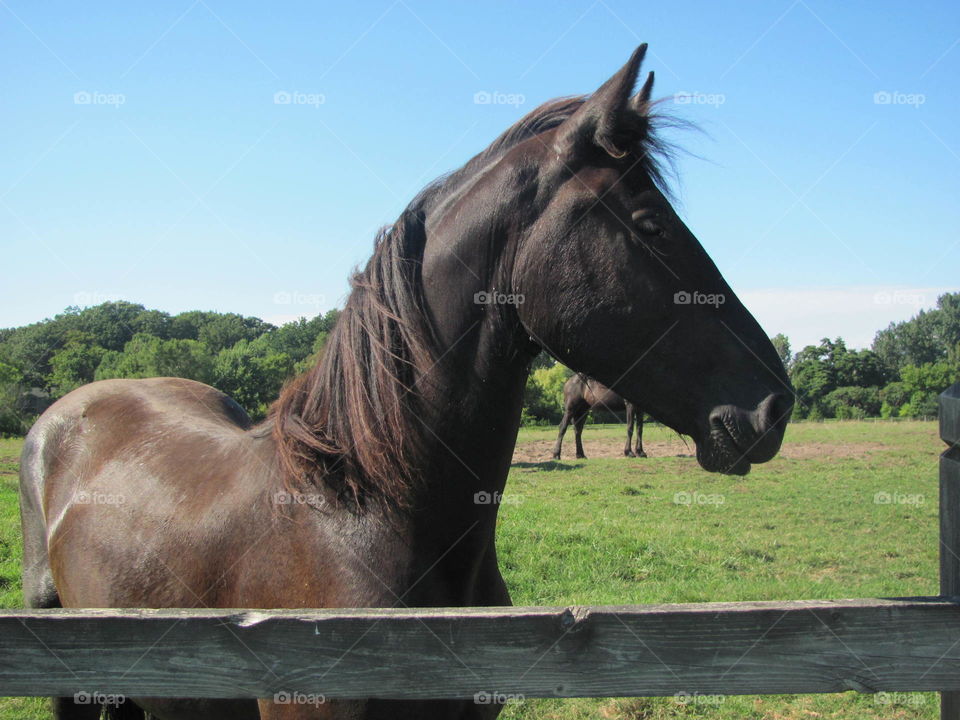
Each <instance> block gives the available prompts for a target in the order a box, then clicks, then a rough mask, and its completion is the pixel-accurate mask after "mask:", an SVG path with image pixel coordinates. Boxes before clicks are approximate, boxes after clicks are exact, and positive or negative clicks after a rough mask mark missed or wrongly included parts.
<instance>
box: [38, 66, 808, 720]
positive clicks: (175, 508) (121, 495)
mask: <svg viewBox="0 0 960 720" xmlns="http://www.w3.org/2000/svg"><path fill="white" fill-rule="evenodd" d="M644 50H645V47H640V48H639V49H638V50H637V51H636V52H635V53H634V54H633V56H632V57H631V58H630V61H629V62H628V63H627V64H626V66H625V67H624V68H623V69H621V70H620V71H619V72H617V73H616V74H615V75H614V76H613V77H611V78H610V79H609V80H608V81H607V82H606V83H604V84H603V85H602V86H601V87H600V88H599V89H598V90H597V91H596V92H594V93H593V95H591V96H590V97H588V98H573V99H570V98H567V99H562V100H555V101H552V102H548V103H547V104H545V105H542V106H541V107H538V108H537V109H535V110H533V111H532V112H531V113H530V114H528V115H527V116H526V117H524V118H523V119H521V120H520V121H519V122H517V123H516V124H515V125H513V126H512V127H510V128H509V129H507V131H506V132H505V133H504V134H503V135H501V136H500V137H499V138H497V139H496V140H495V141H494V142H493V143H492V144H491V145H490V146H489V147H488V148H487V149H485V150H484V151H483V152H481V153H480V154H479V155H477V156H476V157H474V158H473V159H472V160H470V161H469V162H468V163H467V164H466V165H465V166H464V167H462V168H461V169H459V170H457V171H456V172H454V173H452V174H450V175H447V176H445V177H444V178H443V179H441V180H439V181H437V182H435V183H433V184H431V185H429V186H427V188H426V189H425V190H423V191H422V192H421V193H420V194H419V195H418V196H417V197H416V198H415V199H414V200H413V201H412V202H411V203H410V205H409V206H408V207H407V208H406V210H405V211H404V212H403V213H402V214H401V216H400V218H399V219H398V220H397V221H396V223H395V224H394V225H393V226H392V227H390V228H388V229H386V230H384V231H382V232H381V233H380V235H379V236H378V238H377V240H376V243H375V247H374V250H373V255H372V257H371V258H370V260H369V261H368V263H367V265H366V267H365V268H364V269H363V270H362V271H359V272H358V273H357V274H355V275H354V277H353V279H352V292H351V293H350V296H349V298H348V299H347V302H346V306H345V307H344V309H343V313H342V314H341V316H340V319H339V320H338V322H337V324H336V327H335V328H334V329H333V330H332V332H331V333H330V337H329V339H328V341H327V344H326V349H325V351H324V352H323V354H322V356H321V357H320V359H319V360H318V362H317V364H316V365H315V366H314V367H313V368H312V369H310V370H308V371H307V372H306V373H304V374H303V375H301V376H300V377H298V378H297V379H295V380H294V381H293V382H292V383H290V384H289V385H288V386H287V387H286V388H285V389H284V390H283V392H282V393H281V395H280V398H279V400H277V402H276V403H275V404H274V406H273V408H272V410H271V412H270V415H269V416H268V418H267V420H266V421H264V422H263V423H261V424H259V425H252V424H251V422H250V420H249V419H248V418H247V416H246V414H245V413H244V411H243V410H242V409H241V408H240V407H239V406H238V405H237V404H236V403H235V402H234V401H232V400H231V399H230V398H228V397H227V396H225V395H223V394H222V393H220V392H218V391H217V390H214V389H213V388H211V387H208V386H206V385H202V384H200V383H197V382H192V381H190V380H181V379H174V378H155V379H147V380H105V381H102V382H96V383H93V384H90V385H86V386H84V387H81V388H79V389H77V390H75V391H73V392H72V393H70V394H68V395H66V396H65V397H63V398H61V399H60V400H59V401H58V402H57V403H56V404H54V405H53V406H52V407H51V408H50V409H49V410H47V411H46V412H45V413H44V414H43V416H42V417H41V418H40V419H39V420H38V421H37V423H36V424H35V425H34V427H33V429H32V430H31V431H30V433H29V435H28V437H27V440H26V444H25V446H24V450H23V457H22V469H21V478H20V490H21V492H20V502H21V515H22V519H23V531H24V553H23V568H24V569H23V587H24V593H25V595H26V601H27V604H28V606H29V607H33V608H51V607H61V606H62V607H66V608H75V607H147V608H149V607H153V608H167V607H187V608H189V607H207V606H209V607H215V608H316V607H327V608H339V607H394V606H401V607H403V606H410V607H439V606H466V605H507V604H509V603H510V596H509V595H508V593H507V588H506V585H505V583H504V580H503V578H502V576H501V575H500V571H499V569H498V567H497V551H496V545H495V529H496V524H497V511H498V506H497V504H496V503H489V502H487V503H481V502H477V501H476V497H477V495H478V494H482V495H489V496H492V497H499V494H500V493H501V492H502V491H503V488H504V484H505V482H506V479H507V473H508V471H509V469H510V462H511V458H512V455H513V449H514V444H515V442H516V437H517V430H518V428H519V423H520V413H521V406H522V402H523V391H524V384H525V382H526V378H527V373H528V369H529V365H530V363H531V361H532V359H533V358H534V357H535V356H536V355H537V354H538V353H539V352H540V351H541V349H542V348H549V350H550V352H551V353H552V354H553V355H554V357H556V358H557V359H558V360H560V361H561V362H563V363H564V364H565V365H567V366H568V367H571V368H574V369H575V370H577V371H579V372H584V373H587V374H589V375H590V377H594V378H597V380H599V381H600V382H603V383H607V384H613V383H615V384H616V387H617V388H618V389H620V390H621V391H622V392H623V393H624V395H626V397H628V398H629V399H630V400H632V401H635V402H638V403H642V406H643V407H644V408H647V409H649V410H650V412H651V413H652V414H653V415H654V416H655V417H657V419H659V420H661V421H662V422H664V423H666V424H667V425H669V426H670V427H672V428H674V429H675V430H677V431H678V432H681V433H683V434H686V435H690V436H692V437H693V438H694V440H695V441H696V443H697V458H698V460H699V462H700V464H701V466H702V467H704V468H705V469H707V470H711V471H718V472H723V473H733V474H739V475H743V474H746V473H747V472H749V470H750V467H751V465H752V464H753V463H762V462H766V461H767V460H770V459H771V458H772V457H773V456H774V455H775V454H776V453H777V450H778V449H779V448H780V443H781V441H782V438H783V432H784V428H785V424H786V422H787V418H788V416H789V415H790V410H791V407H792V401H791V399H790V398H791V391H790V385H789V382H788V380H787V376H786V374H785V372H784V370H783V366H782V365H781V363H780V359H779V357H778V355H777V352H776V350H775V349H774V347H773V345H772V344H771V343H770V340H769V339H768V338H767V335H766V333H764V331H763V330H762V329H761V328H760V326H759V325H758V324H757V322H756V320H754V319H753V317H752V316H751V315H750V313H749V312H748V311H747V310H746V308H744V306H743V305H742V304H741V303H740V302H739V300H738V299H737V298H736V296H735V295H734V294H733V291H732V290H731V289H730V287H729V286H728V285H727V283H726V282H725V281H724V279H723V277H722V276H721V275H720V273H719V271H718V270H717V268H716V267H715V266H714V264H713V263H712V262H711V260H710V258H709V256H708V255H707V253H706V252H705V251H704V249H703V248H702V247H701V246H700V243H699V242H698V241H697V239H696V238H695V237H694V236H693V234H692V233H691V232H690V230H689V229H688V228H687V227H686V225H684V223H683V222H682V221H681V220H680V218H679V217H678V216H677V214H676V213H675V212H674V210H673V208H672V207H671V206H670V204H669V202H668V201H667V198H666V196H665V195H664V194H663V192H662V191H661V189H660V188H661V184H660V183H661V175H660V173H659V171H658V165H657V158H658V157H659V155H658V149H660V148H661V147H662V145H661V143H660V141H659V140H658V137H657V134H656V132H655V130H654V123H655V121H656V117H655V115H654V113H653V111H652V107H651V102H650V91H651V87H652V74H651V76H650V79H648V80H647V82H646V83H645V84H644V86H643V88H642V89H641V90H640V92H639V93H638V94H636V95H633V87H634V84H635V81H636V77H637V72H638V69H639V66H640V61H641V58H642V57H643V54H644ZM381 115H382V113H381ZM382 120H383V122H389V117H386V116H384V117H383V118H382ZM747 209H748V208H745V209H744V212H746V210H747ZM290 262H291V263H297V264H299V265H303V264H304V263H307V262H308V259H307V258H306V257H291V258H290ZM693 290H695V291H698V292H702V293H716V294H720V295H723V296H724V297H725V302H723V303H722V304H716V305H706V304H698V303H688V304H679V303H676V302H674V301H673V299H674V297H675V296H676V295H677V294H678V293H684V292H688V291H693ZM158 642H159V639H158ZM367 650H368V651H369V647H367ZM453 661H454V656H451V662H453ZM460 662H465V663H471V662H474V663H475V662H476V660H475V659H474V658H469V657H468V658H462V659H460ZM189 672H191V671H190V669H189V668H187V667H186V666H185V667H184V673H185V674H187V673H189ZM265 672H267V673H269V672H270V668H269V667H265ZM476 675H477V678H478V680H477V688H476V689H477V691H478V692H479V691H490V690H496V688H487V687H483V680H482V678H483V677H485V676H486V675H485V670H484V668H483V667H477V668H476ZM267 677H270V676H269V675H267ZM274 682H275V683H276V688H275V690H276V692H281V691H284V690H286V691H307V692H317V691H319V692H322V687H319V686H322V682H320V681H319V680H316V679H314V680H313V681H312V684H310V686H309V687H304V686H303V684H304V683H307V681H306V680H304V679H303V678H301V679H300V680H299V681H297V684H298V686H297V687H292V688H290V687H287V686H286V685H285V684H284V681H283V680H281V678H276V677H275V676H274ZM104 689H106V688H104ZM427 690H428V689H427ZM427 690H425V692H426V691H427ZM377 691H378V689H377V688H376V687H374V686H371V687H370V694H371V696H376V694H377ZM134 701H135V702H136V704H137V705H138V706H140V707H141V708H144V709H146V710H147V711H149V712H151V713H153V714H154V715H155V716H156V717H158V718H161V719H163V720H167V719H172V718H202V719H204V720H213V719H216V718H228V719H229V720H243V719H246V718H258V717H259V718H265V719H276V718H285V719H289V718H327V719H337V720H344V719H346V718H351V719H363V720H371V719H373V718H377V719H381V718H382V719H384V720H398V719H399V720H403V719H413V718H418V719H423V718H427V719H429V720H453V719H454V718H458V719H468V718H473V719H479V718H492V717H495V716H496V715H497V713H498V712H499V709H500V708H499V706H497V705H487V704H476V703H474V702H472V701H470V700H430V701H428V700H411V701H395V700H384V699H369V700H349V701H347V700H330V701H329V702H326V703H324V704H321V705H294V704H279V703H274V702H273V700H272V699H262V700H259V701H255V700H202V699H192V700H191V699H189V698H185V699H178V700H162V699H156V698H153V699H151V698H134ZM55 709H56V715H57V718H58V719H59V720H64V719H65V718H94V717H96V716H97V713H98V712H99V708H96V707H92V706H90V705H80V704H74V702H73V699H72V698H62V699H59V700H58V701H57V702H56V703H55ZM134 709H135V708H134Z"/></svg>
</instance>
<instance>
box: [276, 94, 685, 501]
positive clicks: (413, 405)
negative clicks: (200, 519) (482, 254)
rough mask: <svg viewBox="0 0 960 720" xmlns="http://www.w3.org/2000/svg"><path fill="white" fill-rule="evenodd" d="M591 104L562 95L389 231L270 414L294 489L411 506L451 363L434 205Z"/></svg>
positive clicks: (652, 160) (649, 153)
mask: <svg viewBox="0 0 960 720" xmlns="http://www.w3.org/2000/svg"><path fill="white" fill-rule="evenodd" d="M585 101H586V98H585V97H573V98H559V99H556V100H552V101H549V102H547V103H544V104H543V105H540V106H539V107H537V108H536V109H534V110H533V111H531V112H530V113H528V114H527V115H526V116H524V117H523V118H521V119H520V120H519V121H517V122H516V123H514V124H513V125H512V126H511V127H509V128H508V129H507V130H506V131H504V132H503V133H502V134H501V135H500V136H499V137H498V138H497V139H496V140H494V141H493V142H492V143H491V144H490V146H489V147H487V148H486V149H485V150H483V151H482V152H481V153H479V154H478V155H476V156H475V157H474V158H472V159H471V160H469V161H468V162H467V163H466V164H465V165H464V166H463V167H462V168H460V169H459V170H456V171H454V172H452V173H450V174H448V175H446V176H443V177H441V178H439V179H437V180H435V181H434V182H432V183H431V184H429V185H427V186H426V187H425V188H424V189H423V190H421V192H420V193H419V194H418V195H417V196H416V197H415V198H414V199H413V201H411V203H410V205H409V206H408V207H407V208H406V209H405V210H404V211H403V213H402V214H401V215H400V218H399V219H398V220H397V221H396V222H395V223H394V224H393V225H392V226H388V227H386V228H383V229H381V230H380V231H379V232H378V233H377V236H376V239H375V241H374V250H373V254H372V256H371V257H370V260H369V261H368V262H367V265H366V267H364V268H363V270H359V271H357V272H355V273H354V274H353V276H352V278H351V280H350V286H351V292H350V295H349V297H348V299H347V302H346V306H345V307H344V309H343V312H342V313H341V314H340V317H339V319H338V320H337V324H336V326H335V327H334V329H333V330H332V331H331V333H330V337H329V338H328V340H327V343H326V346H325V348H324V350H323V351H322V353H321V356H320V358H319V360H318V362H317V363H316V365H314V367H312V368H311V369H309V370H307V371H306V372H304V373H303V374H301V375H299V376H298V377H296V378H294V379H293V380H292V381H290V382H289V383H288V384H287V385H286V386H285V387H284V389H283V390H282V392H281V394H280V397H279V399H278V400H277V401H276V402H275V403H274V405H273V407H272V408H271V411H270V416H269V418H268V424H269V427H272V434H273V437H274V439H275V441H276V448H277V450H276V452H277V455H278V460H279V463H280V466H281V468H282V470H283V472H284V475H285V482H286V484H287V487H288V488H289V489H291V490H293V491H295V492H305V491H308V490H309V489H311V488H313V489H314V491H315V489H316V488H317V487H318V486H319V485H321V484H324V485H326V486H327V487H328V488H330V489H331V490H332V491H333V492H334V493H335V494H336V495H337V497H338V498H339V499H342V500H346V501H347V502H349V503H350V504H352V505H354V506H357V507H359V506H360V505H361V504H363V503H364V502H365V501H366V500H368V499H370V498H373V497H376V498H379V499H382V500H384V501H386V503H387V504H388V505H391V506H396V507H403V506H405V505H406V504H407V498H408V496H409V490H410V488H412V487H414V486H415V485H416V484H417V481H418V478H419V471H420V470H421V469H422V468H424V467H425V466H426V462H427V450H428V447H427V438H426V437H425V434H424V432H423V428H421V421H420V420H418V417H420V416H422V413H423V408H422V406H421V398H420V396H419V394H418V393H417V389H416V383H417V381H418V379H419V373H422V372H424V371H426V370H427V369H429V368H432V367H433V365H434V363H435V362H436V359H437V358H438V356H439V352H438V348H437V346H436V342H435V334H434V329H433V327H432V325H431V324H430V321H429V319H428V317H427V313H426V312H425V307H424V302H423V283H422V277H421V267H422V261H423V253H424V247H425V245H426V230H425V221H426V216H427V214H428V213H429V211H430V209H431V208H433V207H434V206H435V205H436V204H437V203H438V202H440V201H442V200H443V199H444V198H445V197H446V196H448V195H449V194H450V193H452V192H454V191H455V190H456V189H457V188H458V187H460V186H461V185H462V184H463V183H465V182H467V181H469V180H470V179H472V178H473V177H474V176H475V175H477V174H479V173H481V172H483V171H484V170H485V169H486V168H487V167H488V166H489V165H490V164H491V163H492V162H494V161H495V160H497V159H499V158H500V157H502V156H503V155H504V154H506V153H507V152H508V151H509V150H510V149H511V148H513V147H515V146H517V145H518V144H520V143H522V142H524V141H526V140H528V139H530V138H533V137H537V136H539V135H542V134H543V133H546V132H547V131H549V130H552V129H553V128H556V127H557V126H559V125H560V124H561V123H562V122H564V121H565V120H567V119H568V118H569V117H570V116H571V115H573V113H574V112H575V111H576V110H577V109H578V108H579V107H580V106H581V105H582V104H583V103H584V102H585ZM651 108H652V104H647V105H646V106H645V107H644V108H641V111H640V112H639V113H638V119H639V120H641V121H643V122H644V124H645V127H646V128H647V130H646V132H644V133H642V134H641V135H640V136H639V144H640V147H639V148H637V152H638V154H639V156H640V159H639V163H640V164H642V167H643V169H644V170H645V171H646V172H647V174H648V175H649V177H650V178H651V179H652V180H653V181H654V182H655V183H656V184H657V185H658V187H661V188H665V186H666V185H665V183H664V172H663V165H662V163H661V160H662V159H663V158H665V157H668V154H669V153H668V152H667V145H666V144H665V143H663V142H662V141H661V140H660V139H659V138H658V137H657V135H656V133H655V132H653V121H654V120H655V118H656V117H657V116H656V115H654V113H652V112H651Z"/></svg>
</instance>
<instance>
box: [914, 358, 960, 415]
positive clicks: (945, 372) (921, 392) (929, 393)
mask: <svg viewBox="0 0 960 720" xmlns="http://www.w3.org/2000/svg"><path fill="white" fill-rule="evenodd" d="M958 380H960V367H958V366H957V365H954V364H952V363H948V362H937V363H924V364H923V365H919V366H918V365H905V366H904V367H903V368H901V370H900V382H901V383H902V386H903V391H904V393H905V394H906V395H907V396H908V397H909V400H908V401H907V402H906V403H904V404H903V405H902V406H901V407H900V413H899V414H900V416H901V417H936V416H937V409H938V402H937V398H938V396H939V395H940V393H942V392H943V391H944V390H946V389H947V388H948V387H950V386H951V385H952V384H953V383H955V382H957V381H958Z"/></svg>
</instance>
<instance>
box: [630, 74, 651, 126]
mask: <svg viewBox="0 0 960 720" xmlns="http://www.w3.org/2000/svg"><path fill="white" fill-rule="evenodd" d="M651 95H653V70H651V71H650V73H649V74H648V75H647V79H646V80H645V81H644V83H643V87H641V88H640V92H638V93H637V94H636V95H634V96H633V97H632V98H630V108H631V109H632V110H634V111H635V112H638V113H640V114H641V115H644V114H645V113H646V110H647V105H649V104H650V96H651Z"/></svg>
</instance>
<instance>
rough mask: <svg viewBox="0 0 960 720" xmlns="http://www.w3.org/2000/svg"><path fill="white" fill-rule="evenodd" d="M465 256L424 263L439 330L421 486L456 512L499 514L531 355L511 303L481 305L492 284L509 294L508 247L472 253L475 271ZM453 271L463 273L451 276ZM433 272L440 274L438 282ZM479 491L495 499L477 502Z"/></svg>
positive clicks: (428, 380) (428, 383)
mask: <svg viewBox="0 0 960 720" xmlns="http://www.w3.org/2000/svg"><path fill="white" fill-rule="evenodd" d="M450 253H451V254H456V248H454V249H451V250H450ZM463 257H467V254H466V253H464V252H461V253H459V255H458V256H457V257H456V258H454V260H453V261H450V258H449V257H447V258H443V257H441V258H439V259H435V260H431V259H430V258H427V259H426V261H425V264H424V268H425V269H424V284H425V298H424V299H425V302H426V310H427V313H428V315H429V316H430V317H431V318H432V319H433V320H434V325H435V327H437V328H439V337H438V341H439V343H438V352H439V353H440V358H439V360H437V361H436V362H435V365H433V366H432V367H430V368H428V369H426V371H425V373H424V376H423V380H424V381H423V382H422V383H421V385H422V388H423V396H424V400H425V403H424V404H425V407H427V408H429V410H428V416H427V417H423V418H421V419H422V421H423V422H422V430H423V433H424V435H423V439H424V440H425V441H426V443H427V445H428V446H429V448H430V449H429V456H430V457H431V458H432V459H433V462H432V463H431V468H430V471H429V473H428V474H427V475H428V476H427V477H426V478H425V480H426V483H425V485H424V488H423V491H424V492H425V494H426V496H427V497H428V498H435V499H436V498H439V501H440V502H441V503H442V504H443V505H444V506H445V508H444V509H445V510H446V511H448V512H451V513H453V514H454V515H457V516H461V517H464V518H467V519H469V518H471V517H474V516H481V517H484V518H493V519H495V516H496V506H497V503H496V498H497V497H499V496H500V494H501V493H502V492H503V489H504V485H505V483H506V478H507V473H508V471H509V468H510V462H511V459H512V455H513V448H514V444H515V442H516V435H517V430H518V427H519V422H520V408H521V405H522V402H523V388H524V384H525V382H526V377H527V372H528V369H529V363H530V360H531V359H532V357H533V353H532V352H531V349H532V348H531V347H530V345H529V343H528V342H527V338H526V335H524V334H523V333H522V331H521V328H520V324H519V320H518V319H517V317H516V312H515V309H514V308H513V307H511V306H497V305H481V306H479V307H478V304H477V302H476V301H475V297H474V296H475V293H477V292H479V291H489V290H490V289H491V288H497V289H498V290H499V291H501V292H505V293H508V292H509V275H510V257H512V248H511V247H510V245H509V244H507V245H505V246H501V248H500V249H499V252H497V253H495V256H492V255H491V256H487V257H481V258H479V259H476V258H475V261H476V267H474V268H472V269H469V268H466V267H464V266H463V264H462V262H461V259H462V258H463ZM434 262H436V264H434ZM438 267H439V268H441V269H440V270H437V269H436V268H438ZM451 269H453V270H456V271H458V272H457V273H456V274H455V275H454V276H453V277H452V278H451V277H450V271H451ZM432 272H435V273H436V274H437V275H442V279H440V280H437V281H433V279H434V278H432V277H431V273H432ZM434 277H436V275H435V276H434ZM481 278H482V279H481ZM478 493H479V494H485V496H488V497H490V498H491V500H493V502H491V503H489V504H485V503H482V502H479V503H475V502H474V496H475V495H477V494H478ZM491 510H492V512H491Z"/></svg>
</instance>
